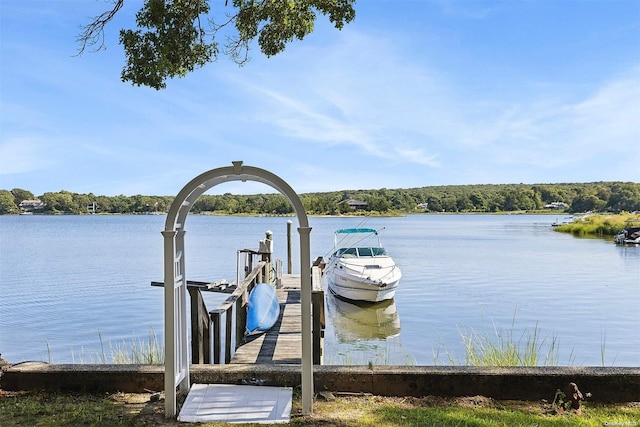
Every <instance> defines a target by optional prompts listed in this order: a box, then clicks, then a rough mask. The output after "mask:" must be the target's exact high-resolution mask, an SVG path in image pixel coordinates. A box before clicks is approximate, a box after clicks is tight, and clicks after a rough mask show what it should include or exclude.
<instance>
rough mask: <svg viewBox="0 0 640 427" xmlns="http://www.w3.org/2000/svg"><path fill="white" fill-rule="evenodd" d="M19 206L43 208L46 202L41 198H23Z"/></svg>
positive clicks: (30, 208) (27, 208)
mask: <svg viewBox="0 0 640 427" xmlns="http://www.w3.org/2000/svg"><path fill="white" fill-rule="evenodd" d="M18 207H19V208H21V209H25V210H35V209H42V208H44V203H42V201H41V200H39V199H33V200H23V201H21V202H20V204H19V205H18Z"/></svg>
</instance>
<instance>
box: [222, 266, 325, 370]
mask: <svg viewBox="0 0 640 427" xmlns="http://www.w3.org/2000/svg"><path fill="white" fill-rule="evenodd" d="M277 295H278V301H279V302H280V316H279V317H278V320H277V321H276V324H275V325H274V326H273V328H271V329H270V330H268V331H267V332H265V333H264V334H261V335H258V336H250V337H246V338H245V341H244V342H243V343H242V344H241V345H240V347H238V348H237V349H236V352H235V354H234V355H233V357H232V358H231V363H234V364H250V363H257V364H267V365H269V364H300V363H301V362H302V316H301V305H300V275H293V274H285V275H283V276H282V286H281V288H279V289H277ZM312 298H313V299H314V301H317V303H318V304H320V305H322V307H324V305H323V301H324V293H322V291H321V290H319V291H317V290H316V291H314V292H313V294H312ZM320 311H321V312H322V313H321V314H318V317H322V318H321V319H320V318H319V319H318V322H319V323H318V324H317V326H315V327H314V329H316V330H317V333H322V331H321V330H323V329H324V310H323V309H322V310H320ZM320 323H321V326H320ZM314 325H316V322H314ZM317 341H318V344H319V345H320V343H321V340H320V339H318V340H317ZM321 351H322V350H321V347H319V348H318V349H317V350H316V353H317V357H318V358H319V357H321ZM315 363H316V364H319V363H320V361H319V360H316V361H315Z"/></svg>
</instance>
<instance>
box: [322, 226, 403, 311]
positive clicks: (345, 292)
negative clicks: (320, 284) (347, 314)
mask: <svg viewBox="0 0 640 427" xmlns="http://www.w3.org/2000/svg"><path fill="white" fill-rule="evenodd" d="M324 275H325V278H326V281H327V285H328V287H329V290H330V291H331V292H332V293H334V294H335V295H336V296H338V297H340V298H344V299H347V300H351V301H366V302H379V301H385V300H390V299H392V298H393V297H394V295H395V293H396V289H397V288H398V283H399V281H400V278H401V277H402V272H401V271H400V267H398V266H397V265H396V263H395V261H394V260H393V258H391V257H390V256H389V255H387V252H386V251H385V249H384V247H382V245H381V243H380V236H379V234H378V231H377V230H374V229H372V228H344V229H340V230H337V231H336V232H335V243H334V248H333V251H332V253H331V256H329V259H328V261H327V265H326V267H325V269H324Z"/></svg>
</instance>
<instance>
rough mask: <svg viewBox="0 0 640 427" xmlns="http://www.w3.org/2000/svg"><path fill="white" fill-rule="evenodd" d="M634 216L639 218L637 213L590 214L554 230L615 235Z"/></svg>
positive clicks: (574, 233)
mask: <svg viewBox="0 0 640 427" xmlns="http://www.w3.org/2000/svg"><path fill="white" fill-rule="evenodd" d="M634 218H637V215H633V214H618V215H589V216H585V217H582V218H578V219H576V220H574V221H573V222H571V223H569V224H563V225H560V226H558V227H555V228H554V230H555V231H560V232H564V233H571V234H573V235H574V236H598V237H605V236H615V235H616V234H618V232H619V231H620V230H622V229H623V228H624V225H625V223H626V222H627V220H630V219H634Z"/></svg>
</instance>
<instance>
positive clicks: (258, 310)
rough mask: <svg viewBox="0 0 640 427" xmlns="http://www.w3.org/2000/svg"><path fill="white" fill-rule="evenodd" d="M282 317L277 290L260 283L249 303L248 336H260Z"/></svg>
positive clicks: (252, 293) (254, 289)
mask: <svg viewBox="0 0 640 427" xmlns="http://www.w3.org/2000/svg"><path fill="white" fill-rule="evenodd" d="M279 315H280V303H279V302H278V296H277V295H276V288H275V287H274V286H271V285H269V284H267V283H258V284H257V285H255V286H254V288H253V290H251V292H250V293H249V302H248V303H247V329H246V331H245V334H246V335H253V334H260V333H263V332H266V331H268V330H269V329H271V328H272V327H273V325H274V324H275V323H276V320H278V316H279Z"/></svg>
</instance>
